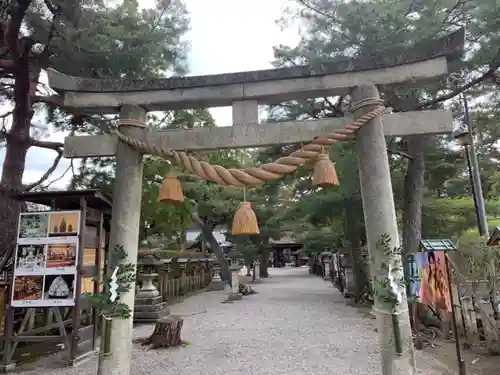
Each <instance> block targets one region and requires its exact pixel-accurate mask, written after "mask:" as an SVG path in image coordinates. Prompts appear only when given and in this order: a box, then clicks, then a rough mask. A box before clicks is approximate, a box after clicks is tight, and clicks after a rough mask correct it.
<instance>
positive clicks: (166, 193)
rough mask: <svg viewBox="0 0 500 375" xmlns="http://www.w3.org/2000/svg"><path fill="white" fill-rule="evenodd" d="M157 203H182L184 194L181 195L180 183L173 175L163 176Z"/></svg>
mask: <svg viewBox="0 0 500 375" xmlns="http://www.w3.org/2000/svg"><path fill="white" fill-rule="evenodd" d="M158 202H161V203H171V204H179V203H182V202H184V194H183V193H182V188H181V183H180V182H179V179H178V178H177V175H176V174H175V173H172V172H171V173H168V174H167V175H165V178H164V180H163V183H162V184H161V186H160V191H159V192H158Z"/></svg>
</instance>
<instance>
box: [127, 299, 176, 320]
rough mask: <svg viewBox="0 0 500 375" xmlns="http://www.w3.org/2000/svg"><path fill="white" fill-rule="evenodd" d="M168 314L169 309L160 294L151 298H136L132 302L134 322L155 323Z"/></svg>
mask: <svg viewBox="0 0 500 375" xmlns="http://www.w3.org/2000/svg"><path fill="white" fill-rule="evenodd" d="M169 314H170V309H169V308H168V305H167V303H166V302H163V301H162V298H161V297H160V296H158V297H153V298H136V299H135V304H134V322H135V323H155V322H156V321H157V320H158V319H161V318H163V317H165V316H168V315H169Z"/></svg>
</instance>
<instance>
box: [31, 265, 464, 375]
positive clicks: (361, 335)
mask: <svg viewBox="0 0 500 375" xmlns="http://www.w3.org/2000/svg"><path fill="white" fill-rule="evenodd" d="M270 274H271V278H269V279H264V280H263V281H262V282H259V283H256V284H255V285H254V289H255V290H256V291H258V293H259V294H256V295H251V296H247V297H244V298H243V300H241V301H237V302H234V303H233V304H223V303H221V302H222V301H223V300H225V299H226V298H227V297H226V295H225V294H224V293H223V292H204V293H200V294H198V295H196V296H193V297H191V298H189V299H187V300H185V301H184V302H182V303H179V304H176V305H174V306H172V313H174V314H180V315H183V316H184V319H185V323H184V328H183V335H182V336H183V339H184V340H187V341H189V342H190V344H189V345H188V346H186V347H183V348H176V349H173V350H146V349H144V348H143V347H141V346H140V345H139V344H137V345H135V346H134V350H133V352H132V358H133V370H132V374H131V375H140V374H141V375H142V374H148V375H201V374H203V375H205V374H207V373H209V374H210V375H235V374H248V375H271V374H272V375H280V374H283V375H306V374H307V375H323V374H325V375H337V374H338V375H341V374H342V375H344V374H350V375H356V374H360V375H361V374H363V375H371V374H373V375H380V366H379V362H380V358H379V353H378V350H377V333H376V332H374V327H375V321H374V320H372V319H370V318H367V317H365V316H363V315H361V314H360V313H359V312H358V311H357V310H356V309H355V308H352V307H348V306H346V305H345V301H344V299H343V298H342V297H341V296H340V294H339V293H338V292H337V291H336V290H335V289H334V288H333V286H332V284H331V283H328V282H324V281H323V280H321V279H320V278H318V277H315V276H311V275H309V274H308V271H307V268H287V269H271V270H270ZM151 332H152V326H149V325H145V326H140V327H137V328H136V329H135V336H136V337H137V338H140V337H146V336H148V335H149V334H150V333H151ZM51 362H52V363H53V362H54V358H46V359H44V360H42V361H40V362H38V363H37V364H34V365H31V366H30V368H29V369H26V370H24V371H22V373H23V374H24V375H44V374H47V375H48V374H50V375H77V374H78V375H94V374H96V362H97V359H92V360H89V361H88V362H85V363H83V364H81V365H80V366H79V367H78V368H66V369H56V368H54V365H53V364H51ZM417 363H418V364H419V366H420V369H419V370H420V373H422V374H426V375H443V374H450V375H451V374H453V373H455V371H448V370H446V369H445V368H444V367H443V366H442V365H441V364H440V363H439V362H437V361H436V360H435V359H434V358H433V357H431V356H430V355H428V354H425V353H422V352H418V353H417Z"/></svg>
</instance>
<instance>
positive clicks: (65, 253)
mask: <svg viewBox="0 0 500 375" xmlns="http://www.w3.org/2000/svg"><path fill="white" fill-rule="evenodd" d="M75 265H76V244H53V245H52V244H51V245H48V248H47V268H65V267H75Z"/></svg>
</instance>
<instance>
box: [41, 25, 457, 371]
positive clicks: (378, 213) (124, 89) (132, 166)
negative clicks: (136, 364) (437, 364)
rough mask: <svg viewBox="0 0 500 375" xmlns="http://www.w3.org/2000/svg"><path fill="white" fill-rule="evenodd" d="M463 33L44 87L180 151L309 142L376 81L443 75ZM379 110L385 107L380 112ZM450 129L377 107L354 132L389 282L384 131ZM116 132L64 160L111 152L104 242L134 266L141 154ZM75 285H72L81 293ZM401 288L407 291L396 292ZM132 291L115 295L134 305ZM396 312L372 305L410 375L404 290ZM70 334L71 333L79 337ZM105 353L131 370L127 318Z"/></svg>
mask: <svg viewBox="0 0 500 375" xmlns="http://www.w3.org/2000/svg"><path fill="white" fill-rule="evenodd" d="M463 45H464V31H463V30H459V31H458V32H455V33H453V34H450V35H449V36H447V37H445V38H442V39H438V40H435V41H432V42H430V43H428V44H427V45H426V46H425V48H422V49H419V48H414V49H412V50H409V51H407V52H406V53H404V54H403V55H398V56H386V57H384V58H383V59H372V58H356V59H351V60H347V61H336V62H331V63H327V64H323V65H321V66H318V67H309V66H299V67H291V68H282V69H270V70H261V71H252V72H241V73H231V74H220V75H209V76H197V77H174V78H169V79H157V80H130V79H102V80H101V79H85V78H77V77H70V76H66V75H64V74H61V73H59V72H56V71H53V70H51V71H49V85H50V87H51V88H53V89H54V90H56V91H58V92H59V93H60V94H61V95H63V100H64V105H65V106H67V107H70V108H75V109H78V111H81V112H84V113H89V114H93V113H101V114H109V113H117V112H118V113H119V114H120V127H119V130H120V132H121V134H122V135H125V136H126V137H128V138H129V139H133V140H137V141H139V142H144V143H146V144H148V145H149V147H150V150H153V149H156V150H159V149H163V150H164V149H171V150H178V151H196V150H214V149H229V148H248V147H264V146H270V145H282V144H291V143H296V142H307V141H310V140H312V139H313V138H315V137H319V136H322V135H324V134H328V133H332V132H339V131H340V133H341V129H343V128H344V127H345V126H346V124H348V123H350V122H351V121H352V120H353V119H359V118H360V117H362V116H363V115H364V114H366V113H368V112H370V111H372V110H373V109H374V108H376V107H380V105H379V104H377V100H378V99H379V93H378V90H377V88H376V85H390V84H397V83H403V82H406V83H408V82H416V81H420V80H427V79H436V77H442V76H443V75H445V74H447V73H448V63H449V62H450V61H453V60H455V59H458V58H460V56H461V54H462V52H463ZM346 94H350V95H351V97H352V101H353V103H358V105H357V106H355V107H356V108H353V116H351V117H345V118H325V119H320V120H307V121H286V122H278V123H258V105H259V104H276V103H280V102H283V101H287V100H300V99H305V98H313V97H323V96H333V95H346ZM220 106H232V111H233V126H232V127H226V128H224V127H219V128H197V129H190V130H167V131H154V132H153V131H149V130H148V129H147V128H146V127H145V121H146V114H147V112H148V111H158V110H174V109H182V108H209V107H220ZM380 113H382V112H380ZM452 130H453V118H452V115H451V113H450V112H449V111H446V110H435V111H419V112H405V113H394V114H389V113H383V114H381V115H380V116H378V117H375V118H373V119H371V120H369V121H368V122H367V123H366V125H365V126H363V127H362V128H360V129H359V131H357V133H356V147H357V152H358V162H359V174H360V181H361V188H362V199H363V209H364V216H365V225H366V231H367V239H368V248H369V251H370V254H372V255H373V256H374V258H375V264H373V265H372V274H373V275H380V276H381V277H382V278H384V279H387V271H384V269H383V266H382V264H381V263H382V261H383V257H384V255H383V254H381V252H380V250H379V249H377V241H379V239H380V237H381V236H382V235H383V234H388V235H389V237H390V245H391V246H393V247H399V243H400V242H399V235H398V228H397V223H396V213H395V207H394V200H393V191H392V185H391V178H390V170H389V161H388V154H387V149H386V140H385V136H406V135H410V134H444V133H450V132H451V131H452ZM123 140H124V138H123V137H122V138H121V140H120V139H118V137H117V136H116V135H101V136H81V137H67V138H66V140H65V145H64V156H65V157H67V158H83V157H104V156H115V157H116V182H115V185H114V193H113V211H112V225H111V238H110V247H114V246H115V245H117V244H120V245H123V246H124V249H125V250H126V252H127V254H128V259H127V260H125V262H126V263H129V262H130V263H133V264H136V263H137V247H138V245H137V244H138V237H139V218H140V210H141V189H142V159H143V157H142V156H143V153H142V151H141V150H140V149H138V148H137V147H132V146H131V145H130V142H129V143H127V142H123ZM79 288H80V285H79V284H77V285H76V293H79V292H80V290H79ZM403 289H404V288H403ZM134 293H135V292H134V288H131V290H130V291H129V292H127V293H123V294H122V295H121V296H120V300H121V302H123V303H126V304H127V305H129V306H130V307H131V310H132V311H133V306H134ZM399 297H400V302H401V303H400V305H399V306H398V307H397V309H396V311H395V314H391V313H388V312H387V311H385V310H384V308H386V306H384V304H381V303H376V304H375V308H376V309H377V310H378V311H381V313H379V314H377V316H378V317H377V320H378V324H379V332H380V344H381V349H382V371H383V374H384V375H402V374H405V375H408V374H413V370H412V369H413V368H414V363H413V362H414V359H413V347H412V342H411V334H410V332H409V330H410V324H409V315H408V311H407V304H406V296H405V293H404V291H403V292H400V296H399ZM394 316H396V317H397V318H396V320H397V326H398V328H399V329H400V331H401V332H402V333H403V335H402V337H403V338H408V337H409V338H410V339H409V340H408V339H407V340H406V341H403V342H402V343H400V350H399V353H396V352H395V350H394V346H395V343H394V340H395V339H394V335H393V334H392V331H393V328H392V327H393V325H394ZM76 339H77V338H76ZM111 340H112V344H113V349H112V354H111V356H110V357H109V358H108V359H107V360H106V361H105V362H106V363H105V364H104V367H105V368H104V369H102V371H101V373H104V374H106V375H128V374H129V373H130V353H131V345H132V319H128V320H117V321H115V322H114V323H113V328H112V334H111Z"/></svg>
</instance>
